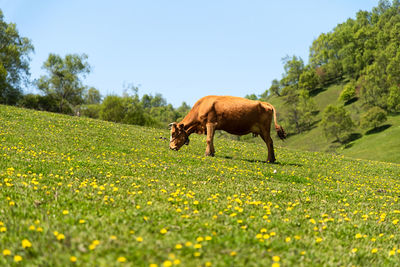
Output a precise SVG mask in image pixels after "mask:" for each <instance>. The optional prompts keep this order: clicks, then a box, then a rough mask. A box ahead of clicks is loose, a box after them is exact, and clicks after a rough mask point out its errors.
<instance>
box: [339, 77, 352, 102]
mask: <svg viewBox="0 0 400 267" xmlns="http://www.w3.org/2000/svg"><path fill="white" fill-rule="evenodd" d="M355 97H356V82H355V81H350V82H349V83H347V84H346V85H345V86H344V88H343V91H342V93H341V94H340V96H339V99H340V100H342V101H343V102H347V101H349V100H351V99H353V98H355Z"/></svg>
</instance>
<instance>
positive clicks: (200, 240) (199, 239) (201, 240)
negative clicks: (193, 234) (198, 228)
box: [196, 236, 204, 242]
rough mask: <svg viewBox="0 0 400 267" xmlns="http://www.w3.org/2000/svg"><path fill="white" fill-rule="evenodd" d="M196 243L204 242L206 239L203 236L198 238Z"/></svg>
mask: <svg viewBox="0 0 400 267" xmlns="http://www.w3.org/2000/svg"><path fill="white" fill-rule="evenodd" d="M196 241H197V242H203V241H204V238H203V237H202V236H199V237H198V238H196Z"/></svg>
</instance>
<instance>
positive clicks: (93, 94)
mask: <svg viewBox="0 0 400 267" xmlns="http://www.w3.org/2000/svg"><path fill="white" fill-rule="evenodd" d="M84 102H85V104H89V105H91V104H100V102H101V95H100V92H99V90H97V89H96V88H94V87H90V88H89V89H88V90H87V92H86V94H85V101H84Z"/></svg>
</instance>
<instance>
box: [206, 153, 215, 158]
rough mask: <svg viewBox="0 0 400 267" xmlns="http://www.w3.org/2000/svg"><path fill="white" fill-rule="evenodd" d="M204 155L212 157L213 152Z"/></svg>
mask: <svg viewBox="0 0 400 267" xmlns="http://www.w3.org/2000/svg"><path fill="white" fill-rule="evenodd" d="M206 157H214V153H209V154H207V153H206Z"/></svg>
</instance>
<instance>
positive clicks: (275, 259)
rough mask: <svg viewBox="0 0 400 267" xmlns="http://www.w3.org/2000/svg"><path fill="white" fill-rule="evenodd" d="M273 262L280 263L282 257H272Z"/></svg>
mask: <svg viewBox="0 0 400 267" xmlns="http://www.w3.org/2000/svg"><path fill="white" fill-rule="evenodd" d="M272 260H273V261H276V262H277V261H280V260H281V257H279V256H273V257H272Z"/></svg>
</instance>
